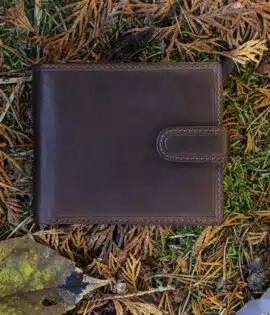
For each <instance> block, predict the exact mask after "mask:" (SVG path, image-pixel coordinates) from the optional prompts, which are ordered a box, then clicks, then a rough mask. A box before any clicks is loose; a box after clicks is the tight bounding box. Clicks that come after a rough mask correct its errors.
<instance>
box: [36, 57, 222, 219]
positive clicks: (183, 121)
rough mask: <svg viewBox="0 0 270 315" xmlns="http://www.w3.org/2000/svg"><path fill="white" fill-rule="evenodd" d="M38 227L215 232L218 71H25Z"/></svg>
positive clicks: (199, 67)
mask: <svg viewBox="0 0 270 315" xmlns="http://www.w3.org/2000/svg"><path fill="white" fill-rule="evenodd" d="M33 94H34V98H33V100H34V118H35V191H34V197H35V198H34V201H35V211H36V218H37V221H38V222H39V223H52V224H73V223H136V224H170V225H171V224H172V225H179V224H181V225H182V224H193V225H195V224H204V225H211V224H217V223H219V222H220V220H221V219H222V163H223V162H224V161H225V160H226V158H227V133H226V130H225V129H224V128H223V127H222V77H221V68H220V65H219V64H214V63H175V64H121V63H120V64H104V65H102V64H84V65H80V64H55V65H37V66H35V67H34V69H33Z"/></svg>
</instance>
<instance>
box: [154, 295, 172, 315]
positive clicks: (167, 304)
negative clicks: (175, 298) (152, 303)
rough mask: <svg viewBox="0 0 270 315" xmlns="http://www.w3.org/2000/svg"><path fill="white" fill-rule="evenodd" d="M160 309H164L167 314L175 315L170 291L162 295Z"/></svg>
mask: <svg viewBox="0 0 270 315" xmlns="http://www.w3.org/2000/svg"><path fill="white" fill-rule="evenodd" d="M158 309H159V310H162V311H163V312H164V313H165V314H168V315H175V312H174V310H173V305H172V301H171V297H170V295H169V294H168V292H164V293H163V294H162V297H161V299H160V302H159V306H158Z"/></svg>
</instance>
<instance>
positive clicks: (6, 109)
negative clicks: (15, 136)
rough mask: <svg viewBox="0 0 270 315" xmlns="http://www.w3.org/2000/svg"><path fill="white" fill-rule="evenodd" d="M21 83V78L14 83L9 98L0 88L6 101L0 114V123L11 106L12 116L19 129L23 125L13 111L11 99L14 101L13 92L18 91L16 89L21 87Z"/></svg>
mask: <svg viewBox="0 0 270 315" xmlns="http://www.w3.org/2000/svg"><path fill="white" fill-rule="evenodd" d="M23 83H24V81H23V80H21V81H19V82H18V84H17V85H16V87H15V89H14V91H13V92H12V93H11V95H10V97H9V98H8V97H7V96H6V94H5V93H4V92H3V91H2V90H0V92H1V94H2V95H3V97H4V98H5V100H6V102H7V104H6V108H5V110H4V112H3V113H2V114H1V115H0V123H1V122H2V121H3V119H4V118H5V116H6V113H7V112H8V110H9V108H11V109H12V112H13V114H14V117H15V119H16V121H17V123H18V125H19V127H20V128H21V130H23V127H22V125H21V123H20V121H19V119H18V117H17V115H16V113H15V111H14V109H13V107H12V103H13V101H14V99H15V94H16V93H17V92H18V90H19V89H20V87H21V85H22V84H23Z"/></svg>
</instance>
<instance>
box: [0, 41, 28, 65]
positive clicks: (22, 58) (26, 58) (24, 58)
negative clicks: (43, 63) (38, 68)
mask: <svg viewBox="0 0 270 315" xmlns="http://www.w3.org/2000/svg"><path fill="white" fill-rule="evenodd" d="M0 47H2V48H3V49H5V50H8V51H9V52H11V53H13V54H14V55H15V56H16V57H18V58H19V59H21V60H22V61H23V62H25V64H27V65H28V66H31V65H32V64H33V63H34V61H33V60H32V59H30V58H28V57H26V56H23V55H22V54H21V53H19V52H18V51H17V50H16V49H14V48H11V47H8V46H6V45H3V44H1V43H0Z"/></svg>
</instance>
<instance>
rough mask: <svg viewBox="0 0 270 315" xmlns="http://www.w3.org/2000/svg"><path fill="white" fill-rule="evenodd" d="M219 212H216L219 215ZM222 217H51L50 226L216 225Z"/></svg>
mask: <svg viewBox="0 0 270 315" xmlns="http://www.w3.org/2000/svg"><path fill="white" fill-rule="evenodd" d="M217 213H218V212H215V214H217ZM219 220H220V217H216V216H211V217H210V216H209V217H207V216H204V217H184V216H173V217H135V216H125V217H102V216H98V217H97V216H93V217H91V216H76V217H63V216H62V217H57V216H56V217H50V218H49V224H52V225H54V224H73V223H74V222H75V221H76V224H77V223H81V224H83V223H84V224H86V223H91V224H93V223H96V224H98V223H103V224H114V223H121V224H125V223H132V224H172V225H175V224H177V223H179V224H183V223H184V224H189V223H190V224H216V223H219Z"/></svg>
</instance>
